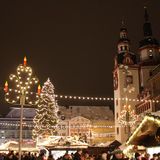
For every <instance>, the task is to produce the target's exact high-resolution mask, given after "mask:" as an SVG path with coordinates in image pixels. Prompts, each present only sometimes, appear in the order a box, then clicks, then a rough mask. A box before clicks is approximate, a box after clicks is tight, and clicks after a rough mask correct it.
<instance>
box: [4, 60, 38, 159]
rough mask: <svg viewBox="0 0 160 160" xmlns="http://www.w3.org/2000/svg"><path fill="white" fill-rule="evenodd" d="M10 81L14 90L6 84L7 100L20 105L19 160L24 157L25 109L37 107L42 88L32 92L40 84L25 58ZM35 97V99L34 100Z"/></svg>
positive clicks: (10, 77)
mask: <svg viewBox="0 0 160 160" xmlns="http://www.w3.org/2000/svg"><path fill="white" fill-rule="evenodd" d="M9 79H10V81H12V82H14V86H13V88H14V89H12V88H9V87H8V82H6V83H5V87H4V91H5V100H6V101H7V102H8V103H10V104H15V105H20V106H21V108H20V129H19V160H21V155H22V125H23V107H24V106H25V105H26V106H32V105H36V104H37V103H38V99H39V93H40V91H39V90H40V88H39V87H38V93H33V92H31V91H30V90H31V87H32V86H33V85H34V84H37V83H38V79H37V78H36V77H33V76H32V68H31V67H29V66H27V58H26V57H24V62H23V64H20V65H19V66H18V67H17V74H11V75H10V76H9ZM33 97H34V98H33Z"/></svg>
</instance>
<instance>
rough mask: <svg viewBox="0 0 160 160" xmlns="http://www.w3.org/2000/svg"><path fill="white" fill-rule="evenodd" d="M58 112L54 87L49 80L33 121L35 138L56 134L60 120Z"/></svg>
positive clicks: (43, 89) (43, 88)
mask: <svg viewBox="0 0 160 160" xmlns="http://www.w3.org/2000/svg"><path fill="white" fill-rule="evenodd" d="M58 111H59V106H58V104H57V101H56V100H55V93H54V86H53V84H52V83H51V81H50V79H49V78H48V80H47V81H46V82H45V83H44V85H43V87H42V90H41V94H40V97H39V103H38V106H37V109H36V115H35V117H34V119H33V123H34V128H33V132H32V134H33V138H38V137H39V136H46V135H48V136H53V135H55V134H56V129H55V128H56V126H57V124H58V120H59V117H58Z"/></svg>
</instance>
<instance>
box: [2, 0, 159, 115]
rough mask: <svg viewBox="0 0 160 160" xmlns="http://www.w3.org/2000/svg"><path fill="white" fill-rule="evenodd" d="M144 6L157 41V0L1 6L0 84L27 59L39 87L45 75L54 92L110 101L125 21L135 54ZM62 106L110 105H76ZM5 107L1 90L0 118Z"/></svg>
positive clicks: (48, 0) (35, 1) (58, 0)
mask: <svg viewBox="0 0 160 160" xmlns="http://www.w3.org/2000/svg"><path fill="white" fill-rule="evenodd" d="M144 6H147V7H148V12H149V14H150V21H151V23H152V29H153V35H154V36H155V37H156V38H158V39H160V19H159V17H160V0H148V1H147V0H123V1H120V0H112V1H109V0H91V1H87V0H80V1H78V0H72V1H71V0H64V1H62V0H43V1H40V0H32V1H16V0H14V1H8V0H7V1H3V2H1V4H0V59H1V62H0V68H1V70H0V86H1V87H3V85H4V82H5V81H6V80H7V79H8V76H9V74H11V73H15V71H16V67H17V66H18V65H19V64H20V63H22V62H23V57H24V56H27V59H28V63H29V65H30V66H31V67H32V68H33V70H34V73H35V75H36V76H37V77H38V78H39V80H40V83H41V84H43V83H44V82H45V81H46V80H47V78H48V77H50V79H51V81H52V82H53V84H54V85H55V88H56V91H55V92H56V94H63V95H64V94H65V95H79V96H97V97H104V96H110V97H113V83H112V70H113V64H114V60H113V57H114V55H115V54H116V44H117V41H118V38H119V29H120V27H121V21H122V20H124V22H125V24H126V26H127V29H128V32H129V38H130V39H131V43H132V46H131V50H132V51H133V52H136V51H137V48H138V42H139V41H140V40H141V39H142V38H143V30H142V26H143V22H144V9H143V7H144ZM59 103H60V104H63V105H65V104H67V105H70V104H74V105H111V106H112V108H113V104H111V103H110V102H106V103H101V102H99V103H98V104H97V103H94V102H92V103H90V104H89V103H88V102H83V104H82V103H81V102H79V101H76V102H63V101H59ZM8 106H9V105H7V103H6V102H5V101H4V97H3V94H2V91H1V97H0V107H1V111H0V114H2V113H6V112H7V108H8Z"/></svg>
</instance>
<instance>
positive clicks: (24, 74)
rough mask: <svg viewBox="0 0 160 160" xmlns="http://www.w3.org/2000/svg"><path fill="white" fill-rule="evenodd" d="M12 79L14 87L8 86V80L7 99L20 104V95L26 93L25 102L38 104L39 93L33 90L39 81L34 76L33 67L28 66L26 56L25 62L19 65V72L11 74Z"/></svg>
mask: <svg viewBox="0 0 160 160" xmlns="http://www.w3.org/2000/svg"><path fill="white" fill-rule="evenodd" d="M9 79H10V81H12V82H13V86H12V87H13V88H14V89H12V88H9V87H8V82H6V83H5V87H4V91H5V93H6V94H5V100H6V101H7V102H8V103H11V104H20V97H21V95H22V92H23V94H24V95H25V104H28V105H36V104H37V103H38V98H39V95H38V94H37V93H34V92H31V91H30V90H31V88H32V87H33V85H34V84H37V83H38V79H37V78H36V77H32V68H31V67H29V66H27V58H26V57H25V58H24V63H23V64H20V65H19V66H18V67H17V74H16V75H15V74H11V75H10V76H9Z"/></svg>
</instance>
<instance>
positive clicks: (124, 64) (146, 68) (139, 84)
mask: <svg viewBox="0 0 160 160" xmlns="http://www.w3.org/2000/svg"><path fill="white" fill-rule="evenodd" d="M144 18H145V21H144V24H143V34H144V37H143V39H142V40H141V41H140V42H139V48H138V53H133V52H132V51H131V49H130V40H129V38H128V32H127V28H126V27H125V26H124V24H123V25H122V27H121V29H120V37H119V41H118V45H117V54H116V55H115V65H114V70H113V82H114V98H115V100H114V109H115V126H116V127H115V134H116V140H118V141H120V142H122V143H123V142H125V141H126V140H127V138H128V136H129V134H128V133H127V132H126V127H125V126H122V125H120V124H119V117H120V115H121V112H122V111H123V110H124V106H125V105H126V106H129V105H130V106H131V109H133V110H136V112H137V113H138V114H140V113H142V112H144V111H145V110H148V111H152V110H158V108H159V107H158V106H155V105H151V104H150V102H142V103H139V102H138V101H137V96H138V98H140V99H142V97H139V96H141V95H143V96H145V98H146V99H150V98H153V95H154V94H155V93H156V95H155V96H154V97H156V99H157V98H158V96H159V95H158V94H159V93H158V92H159V84H160V83H159V78H158V75H155V74H157V70H158V68H159V67H158V65H159V64H160V45H159V41H158V40H157V39H156V38H154V37H153V34H152V28H151V23H150V22H149V14H148V12H147V8H145V15H144ZM157 67H158V68H157ZM151 73H152V76H150V74H151ZM147 86H148V87H147ZM148 88H150V89H149V90H148ZM149 92H151V94H149ZM156 105H157V104H156Z"/></svg>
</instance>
